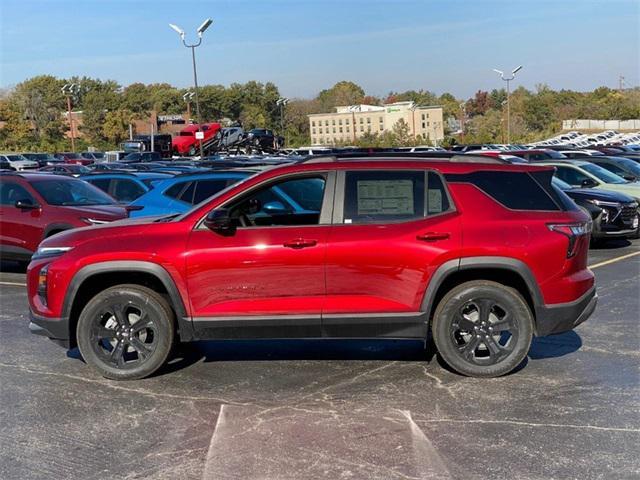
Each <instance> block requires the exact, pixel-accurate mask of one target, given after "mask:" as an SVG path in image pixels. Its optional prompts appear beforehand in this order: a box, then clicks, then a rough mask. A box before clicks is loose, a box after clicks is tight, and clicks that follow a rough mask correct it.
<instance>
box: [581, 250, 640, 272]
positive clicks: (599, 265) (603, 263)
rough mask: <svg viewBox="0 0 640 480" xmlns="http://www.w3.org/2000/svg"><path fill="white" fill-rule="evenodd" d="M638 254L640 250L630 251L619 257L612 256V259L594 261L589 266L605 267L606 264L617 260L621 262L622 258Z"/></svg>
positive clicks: (592, 267)
mask: <svg viewBox="0 0 640 480" xmlns="http://www.w3.org/2000/svg"><path fill="white" fill-rule="evenodd" d="M636 255H640V252H633V253H628V254H626V255H621V256H619V257H616V258H612V259H610V260H605V261H604V262H600V263H594V264H593V265H589V268H590V269H592V270H593V269H594V268H598V267H604V266H605V265H609V264H611V263H616V262H619V261H620V260H625V259H627V258H631V257H635V256H636Z"/></svg>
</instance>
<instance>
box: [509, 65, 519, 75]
mask: <svg viewBox="0 0 640 480" xmlns="http://www.w3.org/2000/svg"><path fill="white" fill-rule="evenodd" d="M520 70H522V65H520V66H518V67H516V68H514V69H513V70H512V71H511V74H512V75H515V74H516V72H519V71H520Z"/></svg>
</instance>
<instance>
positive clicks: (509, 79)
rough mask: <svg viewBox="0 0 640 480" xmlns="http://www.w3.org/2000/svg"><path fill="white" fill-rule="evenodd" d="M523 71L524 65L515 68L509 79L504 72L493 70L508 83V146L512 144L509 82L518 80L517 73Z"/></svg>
mask: <svg viewBox="0 0 640 480" xmlns="http://www.w3.org/2000/svg"><path fill="white" fill-rule="evenodd" d="M521 69H522V65H520V66H519V67H516V68H514V69H513V70H512V71H511V76H507V77H505V76H504V72H503V71H502V70H497V69H495V68H494V69H493V71H494V72H496V73H497V74H499V75H500V78H501V79H502V80H504V81H505V82H507V144H510V143H511V105H510V102H509V97H510V95H511V92H510V90H509V82H510V81H511V80H513V79H514V78H516V73H518V72H519V71H520V70H521Z"/></svg>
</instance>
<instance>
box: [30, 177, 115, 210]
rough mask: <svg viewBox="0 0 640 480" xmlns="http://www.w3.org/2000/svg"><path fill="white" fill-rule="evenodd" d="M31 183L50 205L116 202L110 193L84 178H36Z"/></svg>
mask: <svg viewBox="0 0 640 480" xmlns="http://www.w3.org/2000/svg"><path fill="white" fill-rule="evenodd" d="M31 185H33V188H35V189H36V191H37V192H38V193H39V194H40V195H41V196H42V197H43V198H44V199H45V201H46V202H47V203H48V204H49V205H59V206H65V207H66V206H68V207H71V206H82V205H114V204H115V201H114V200H113V199H112V198H111V197H110V196H109V195H107V194H106V193H104V192H103V191H102V190H100V189H98V188H96V187H94V186H93V185H90V184H88V183H87V182H83V181H82V180H72V179H60V180H58V179H56V180H50V179H47V180H35V181H33V182H32V183H31Z"/></svg>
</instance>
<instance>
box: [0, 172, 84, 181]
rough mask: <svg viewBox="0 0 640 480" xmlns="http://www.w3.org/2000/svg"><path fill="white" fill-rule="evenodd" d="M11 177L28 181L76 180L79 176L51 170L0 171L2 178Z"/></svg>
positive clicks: (0, 177)
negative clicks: (75, 176) (59, 173)
mask: <svg viewBox="0 0 640 480" xmlns="http://www.w3.org/2000/svg"><path fill="white" fill-rule="evenodd" d="M9 177H17V178H22V179H24V180H26V181H30V180H43V179H44V180H64V181H75V180H77V178H74V177H67V176H65V175H56V174H55V173H49V172H13V171H9V172H0V179H3V180H5V179H7V178H9Z"/></svg>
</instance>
